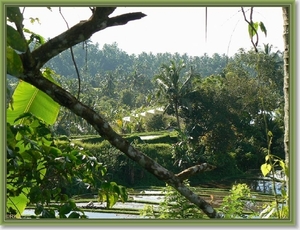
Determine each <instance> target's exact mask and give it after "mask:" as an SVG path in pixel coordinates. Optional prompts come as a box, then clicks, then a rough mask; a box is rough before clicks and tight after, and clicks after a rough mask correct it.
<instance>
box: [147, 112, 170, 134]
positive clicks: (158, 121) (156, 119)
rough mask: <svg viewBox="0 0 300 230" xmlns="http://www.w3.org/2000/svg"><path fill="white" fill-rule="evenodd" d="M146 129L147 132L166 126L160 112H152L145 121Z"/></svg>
mask: <svg viewBox="0 0 300 230" xmlns="http://www.w3.org/2000/svg"><path fill="white" fill-rule="evenodd" d="M145 125H146V130H147V131H148V132H151V131H158V130H163V129H165V127H166V124H165V121H164V116H163V115H162V114H154V115H153V116H151V117H149V118H148V119H146V121H145Z"/></svg>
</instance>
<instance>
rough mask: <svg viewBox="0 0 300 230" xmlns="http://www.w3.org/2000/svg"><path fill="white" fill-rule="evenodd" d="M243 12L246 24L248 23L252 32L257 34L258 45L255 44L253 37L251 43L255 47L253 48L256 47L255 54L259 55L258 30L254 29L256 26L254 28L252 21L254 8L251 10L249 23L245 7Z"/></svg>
mask: <svg viewBox="0 0 300 230" xmlns="http://www.w3.org/2000/svg"><path fill="white" fill-rule="evenodd" d="M241 10H242V12H243V16H244V20H245V22H247V23H248V25H249V26H250V27H251V28H252V30H253V31H254V33H255V34H256V43H254V41H253V36H251V38H250V39H251V43H252V45H253V47H254V49H255V52H256V53H257V52H258V50H257V44H258V33H257V31H256V29H255V28H254V26H253V21H252V14H253V7H251V9H250V22H249V21H248V19H247V18H246V13H245V11H244V8H243V7H241Z"/></svg>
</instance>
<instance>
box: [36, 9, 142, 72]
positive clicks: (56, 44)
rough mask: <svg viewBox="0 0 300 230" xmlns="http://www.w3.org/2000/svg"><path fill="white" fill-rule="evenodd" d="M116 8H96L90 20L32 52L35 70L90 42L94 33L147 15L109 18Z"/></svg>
mask: <svg viewBox="0 0 300 230" xmlns="http://www.w3.org/2000/svg"><path fill="white" fill-rule="evenodd" d="M114 10H115V8H111V7H104V8H100V9H99V8H96V10H95V12H94V14H93V15H92V16H91V17H90V19H88V20H86V21H81V22H79V23H78V24H76V25H74V26H73V27H71V28H70V29H68V30H67V31H65V32H63V33H62V34H60V35H58V36H56V37H54V38H52V39H50V40H49V41H48V42H46V43H45V44H43V45H42V46H40V47H39V48H37V49H36V50H34V51H33V52H32V59H33V60H35V66H33V67H34V68H37V69H39V68H41V67H42V66H43V65H44V64H45V63H46V62H47V61H49V60H50V59H51V58H53V57H55V56H56V55H58V54H59V53H61V52H63V51H65V50H67V49H69V48H70V47H72V46H74V45H76V44H78V43H80V42H83V41H85V40H88V39H89V38H90V37H91V36H92V35H93V34H94V33H96V32H98V31H100V30H103V29H105V28H108V27H112V26H118V25H125V24H127V23H128V22H129V21H132V20H137V19H141V18H143V17H145V16H146V15H145V14H143V13H141V12H138V13H128V14H123V15H120V16H116V17H113V18H109V17H108V15H109V14H111V13H112V12H113V11H114Z"/></svg>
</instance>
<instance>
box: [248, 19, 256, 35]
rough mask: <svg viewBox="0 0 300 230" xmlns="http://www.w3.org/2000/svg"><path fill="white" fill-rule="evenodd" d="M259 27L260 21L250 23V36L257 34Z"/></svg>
mask: <svg viewBox="0 0 300 230" xmlns="http://www.w3.org/2000/svg"><path fill="white" fill-rule="evenodd" d="M251 25H252V26H251ZM253 28H254V29H255V30H254V29H253ZM257 29H258V22H252V23H250V24H249V25H248V32H249V36H250V38H252V37H253V36H254V35H256V34H257Z"/></svg>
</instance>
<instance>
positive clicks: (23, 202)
mask: <svg viewBox="0 0 300 230" xmlns="http://www.w3.org/2000/svg"><path fill="white" fill-rule="evenodd" d="M12 188H13V187H12V186H11V185H10V184H7V189H8V190H9V189H12ZM28 192H29V190H28V189H27V188H23V190H22V192H21V193H20V194H19V195H18V196H14V197H13V196H10V197H9V198H8V199H7V203H6V211H7V212H9V211H10V210H15V212H16V218H21V215H22V213H23V212H24V210H25V208H26V206H27V203H28V198H27V195H26V194H28Z"/></svg>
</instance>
